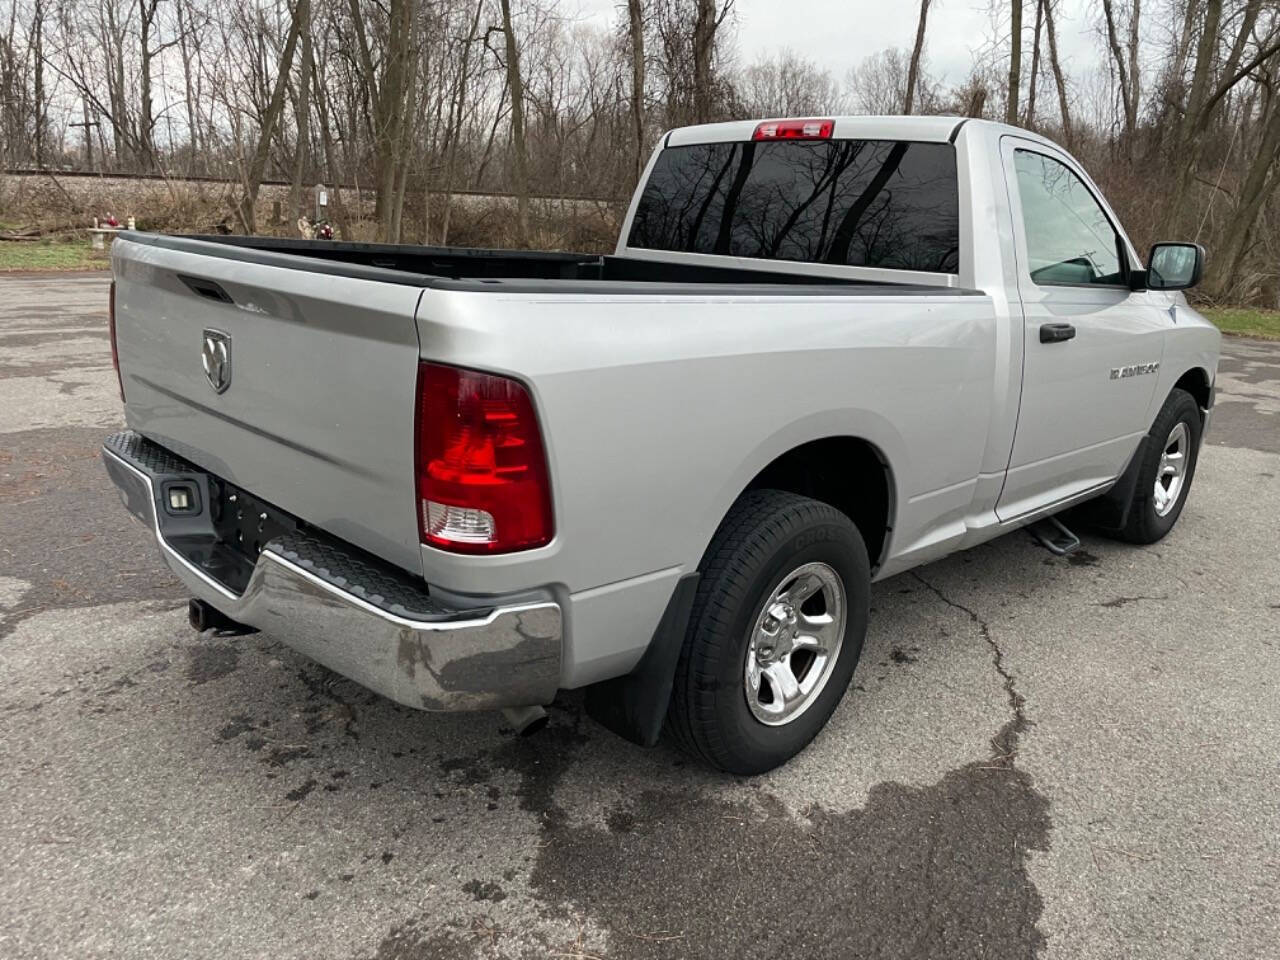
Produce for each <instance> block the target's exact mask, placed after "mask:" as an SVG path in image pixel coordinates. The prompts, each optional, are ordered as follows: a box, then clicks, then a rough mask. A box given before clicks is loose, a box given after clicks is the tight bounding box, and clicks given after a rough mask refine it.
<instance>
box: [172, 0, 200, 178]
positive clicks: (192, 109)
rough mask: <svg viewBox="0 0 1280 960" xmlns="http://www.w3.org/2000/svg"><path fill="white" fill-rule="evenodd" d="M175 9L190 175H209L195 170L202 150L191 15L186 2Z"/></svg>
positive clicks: (181, 1)
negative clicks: (193, 68)
mask: <svg viewBox="0 0 1280 960" xmlns="http://www.w3.org/2000/svg"><path fill="white" fill-rule="evenodd" d="M175 9H176V11H177V15H178V53H179V54H181V56H182V90H183V93H184V94H185V96H186V104H185V106H186V110H187V145H188V149H189V150H190V152H191V163H190V164H188V167H187V170H188V172H189V173H197V172H204V173H207V172H208V171H207V169H206V170H196V169H195V164H196V160H197V158H198V157H200V155H201V153H202V151H201V149H200V124H199V121H198V120H197V119H196V94H195V89H194V86H193V84H192V82H191V41H190V38H189V37H188V35H187V34H188V33H189V31H190V28H191V24H190V23H189V22H188V16H189V14H188V13H186V12H185V11H186V0H179V3H178V5H177V7H176V8H175Z"/></svg>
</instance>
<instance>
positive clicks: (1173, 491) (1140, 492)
mask: <svg viewBox="0 0 1280 960" xmlns="http://www.w3.org/2000/svg"><path fill="white" fill-rule="evenodd" d="M1203 429H1204V425H1203V424H1202V422H1201V420H1200V407H1199V405H1198V404H1197V403H1196V401H1195V398H1194V397H1192V396H1191V394H1189V393H1187V392H1186V391H1185V390H1177V389H1175V390H1174V391H1172V392H1171V393H1170V394H1169V398H1168V399H1167V400H1165V402H1164V406H1163V407H1161V408H1160V413H1159V414H1158V415H1157V416H1156V422H1155V423H1154V424H1153V425H1152V427H1151V430H1150V432H1149V433H1148V434H1147V445H1146V449H1145V450H1144V451H1143V455H1142V462H1141V463H1140V464H1139V466H1138V482H1137V484H1136V486H1135V487H1134V491H1133V499H1132V501H1130V504H1129V516H1128V518H1127V519H1126V521H1125V525H1124V526H1123V527H1122V528H1121V529H1120V530H1119V531H1118V535H1119V537H1120V539H1122V540H1127V541H1129V542H1130V543H1143V544H1146V543H1155V542H1156V541H1157V540H1160V539H1161V538H1162V537H1164V536H1165V534H1167V533H1168V532H1169V531H1170V530H1172V529H1173V525H1174V524H1175V523H1177V522H1178V517H1179V516H1180V515H1181V514H1182V507H1183V505H1184V504H1185V503H1186V502H1187V494H1188V493H1189V492H1190V490H1191V481H1192V480H1193V479H1194V478H1195V474H1196V458H1197V457H1198V455H1199V453H1200V435H1201V432H1202V431H1203Z"/></svg>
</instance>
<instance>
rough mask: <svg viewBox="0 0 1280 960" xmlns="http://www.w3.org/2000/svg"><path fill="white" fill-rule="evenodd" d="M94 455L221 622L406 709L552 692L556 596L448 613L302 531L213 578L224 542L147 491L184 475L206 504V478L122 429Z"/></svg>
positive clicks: (462, 706) (376, 565) (491, 705)
mask: <svg viewBox="0 0 1280 960" xmlns="http://www.w3.org/2000/svg"><path fill="white" fill-rule="evenodd" d="M102 459H103V463H104V464H105V465H106V468H107V473H108V474H109V475H110V477H111V479H112V481H113V482H114V483H115V485H116V487H117V488H118V489H119V491H120V494H121V498H122V500H123V501H124V505H125V507H126V508H127V509H128V510H129V512H130V513H132V514H133V515H134V516H135V517H137V518H138V519H139V520H140V521H141V522H142V523H143V524H144V525H145V526H146V527H147V528H148V530H150V531H151V532H152V533H153V535H154V536H155V538H156V542H157V544H158V545H159V547H160V555H161V557H163V558H164V561H165V563H166V564H168V566H169V568H170V569H171V570H172V571H173V572H174V574H175V575H176V576H177V577H178V578H179V579H180V580H181V581H182V582H183V584H185V585H186V587H187V588H188V589H189V590H190V591H191V593H192V595H193V596H195V597H198V598H199V599H202V600H205V601H206V602H208V603H210V604H212V605H213V606H214V607H215V608H217V609H218V610H220V611H221V612H222V613H224V614H226V615H227V616H228V617H230V618H231V619H233V620H236V621H238V622H239V623H243V624H246V625H248V626H251V627H256V628H258V629H259V630H262V631H263V632H264V633H267V634H269V635H270V636H272V637H274V638H276V639H279V640H281V641H283V642H284V643H286V644H288V645H289V646H290V647H293V648H294V649H295V650H297V651H298V652H300V653H302V654H305V655H306V656H308V657H310V658H312V659H313V660H316V661H318V662H319V663H322V664H324V665H325V666H327V667H329V668H330V669H332V670H335V671H337V672H338V673H340V674H342V675H343V676H346V677H350V678H351V679H352V680H355V681H356V682H357V683H360V684H362V685H364V686H366V687H368V688H369V689H371V690H374V691H376V692H377V693H380V694H382V695H384V696H387V697H390V698H391V699H392V700H395V701H396V702H398V703H402V704H405V705H407V706H410V707H416V708H419V709H423V710H488V709H497V708H501V707H518V706H529V705H534V704H546V703H549V702H550V701H551V699H552V698H553V697H554V696H555V693H556V689H557V688H558V686H559V681H560V658H561V639H562V617H561V610H560V606H559V605H558V604H557V603H555V602H554V601H552V600H549V599H546V600H542V599H536V598H535V599H526V600H522V601H520V602H512V603H510V604H491V605H490V604H486V605H485V606H484V607H482V608H479V609H473V610H456V609H450V608H448V607H445V606H443V605H441V604H440V603H439V602H438V601H437V600H435V599H434V598H433V597H432V596H431V595H430V592H429V590H428V588H427V587H426V586H425V585H422V584H420V583H417V582H416V581H414V580H413V578H411V577H409V576H408V575H407V574H404V573H403V572H402V571H399V570H397V569H395V568H392V567H390V566H388V565H386V564H382V563H381V562H380V561H378V560H376V559H375V558H373V557H370V556H369V555H368V554H365V553H363V552H362V551H359V550H357V549H356V548H354V547H350V546H349V545H346V544H342V543H340V542H338V541H335V540H332V539H330V538H327V537H324V536H323V535H321V534H314V533H311V532H303V531H301V530H299V531H298V532H297V533H296V534H286V535H281V536H278V537H275V538H273V539H271V540H269V541H268V542H267V543H266V544H265V545H263V547H262V549H261V552H260V553H258V554H257V558H256V562H253V563H252V569H251V572H249V573H248V576H247V585H245V586H244V587H243V589H240V590H237V589H234V588H233V587H231V586H228V584H227V583H226V582H225V581H224V580H223V579H219V577H218V576H216V575H214V573H216V572H217V571H219V570H222V569H224V568H225V566H226V564H225V563H223V562H221V560H220V559H219V557H218V553H219V550H220V549H221V550H222V551H223V552H224V553H225V552H226V551H227V550H229V548H226V547H223V546H222V545H220V544H219V543H217V542H216V536H215V534H214V532H213V526H212V521H211V519H210V518H208V517H204V518H202V517H200V516H198V515H189V516H185V517H183V518H182V519H181V520H180V521H175V520H174V518H172V517H170V516H168V515H167V511H166V509H165V506H164V504H163V503H161V501H159V500H158V499H157V498H158V495H159V493H160V491H161V488H162V486H163V485H164V484H167V483H170V482H173V481H175V480H176V481H180V482H186V481H191V482H194V483H196V484H197V485H198V486H197V489H198V490H201V489H202V490H204V491H205V496H204V499H203V502H202V503H201V505H200V506H201V510H202V511H206V512H207V511H209V510H210V509H211V505H210V504H209V502H208V500H209V495H208V493H207V491H208V489H209V487H208V482H209V480H210V475H209V474H207V473H204V472H203V471H201V470H200V469H199V468H198V467H195V466H193V465H192V464H190V463H187V462H186V461H183V460H181V459H180V458H178V457H176V456H174V455H173V454H171V453H169V451H167V450H165V449H164V448H163V447H160V446H158V445H157V444H154V443H152V442H151V441H149V440H146V439H145V438H143V437H141V436H139V435H138V434H135V433H131V432H128V431H126V432H125V433H120V434H115V435H113V436H111V437H108V438H107V440H106V442H105V443H104V444H103V448H102ZM198 499H199V498H198ZM202 531H203V533H202ZM238 556H239V555H238V554H237V557H238ZM222 559H223V560H225V557H224V558H222ZM241 562H242V563H244V564H246V565H247V564H248V563H249V561H247V560H241ZM211 571H213V572H211Z"/></svg>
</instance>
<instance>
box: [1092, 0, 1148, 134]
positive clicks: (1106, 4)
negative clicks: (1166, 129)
mask: <svg viewBox="0 0 1280 960" xmlns="http://www.w3.org/2000/svg"><path fill="white" fill-rule="evenodd" d="M1102 12H1103V21H1104V22H1105V24H1106V29H1107V46H1108V48H1109V49H1110V51H1111V56H1112V58H1113V60H1114V61H1115V68H1116V74H1117V75H1118V76H1119V79H1120V105H1121V108H1122V109H1123V111H1124V135H1125V144H1126V149H1127V150H1132V149H1133V135H1134V131H1135V130H1136V129H1137V125H1138V102H1139V98H1140V95H1141V91H1142V74H1141V71H1140V70H1139V69H1138V21H1139V19H1140V18H1141V15H1142V5H1141V0H1132V6H1131V8H1130V10H1129V38H1128V41H1127V47H1126V46H1122V45H1121V42H1120V39H1119V31H1118V29H1117V26H1116V14H1115V2H1114V0H1102Z"/></svg>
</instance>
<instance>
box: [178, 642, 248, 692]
mask: <svg viewBox="0 0 1280 960" xmlns="http://www.w3.org/2000/svg"><path fill="white" fill-rule="evenodd" d="M187 658H188V659H187V679H188V680H190V681H191V683H192V685H193V686H197V687H198V686H200V685H201V684H203V683H208V682H209V681H211V680H220V679H221V678H222V677H225V676H227V674H229V673H234V672H235V669H236V667H237V666H238V665H239V662H240V651H239V650H237V649H236V648H235V647H233V646H230V645H228V644H214V643H199V644H195V645H193V646H192V647H190V648H189V649H188V650H187Z"/></svg>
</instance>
